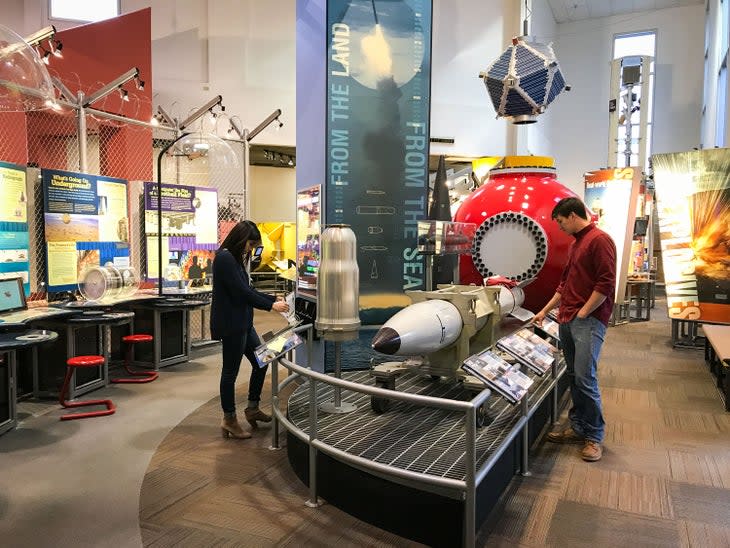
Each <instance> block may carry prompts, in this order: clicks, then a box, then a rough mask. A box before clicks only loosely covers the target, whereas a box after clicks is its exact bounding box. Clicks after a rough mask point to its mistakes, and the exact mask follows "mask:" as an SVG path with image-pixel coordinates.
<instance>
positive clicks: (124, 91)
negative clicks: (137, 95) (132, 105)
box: [117, 87, 129, 103]
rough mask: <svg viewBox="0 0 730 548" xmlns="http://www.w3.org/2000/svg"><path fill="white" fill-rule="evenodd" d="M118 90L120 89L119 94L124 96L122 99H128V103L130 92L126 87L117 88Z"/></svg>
mask: <svg viewBox="0 0 730 548" xmlns="http://www.w3.org/2000/svg"><path fill="white" fill-rule="evenodd" d="M117 90H118V91H119V96H120V97H121V98H122V101H126V102H127V103H128V102H129V92H128V91H127V90H126V89H124V88H121V87H120V88H117Z"/></svg>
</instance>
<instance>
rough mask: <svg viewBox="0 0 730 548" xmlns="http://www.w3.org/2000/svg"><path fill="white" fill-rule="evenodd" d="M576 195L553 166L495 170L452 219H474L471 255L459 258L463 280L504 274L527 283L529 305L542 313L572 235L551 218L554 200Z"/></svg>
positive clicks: (476, 281) (474, 281)
mask: <svg viewBox="0 0 730 548" xmlns="http://www.w3.org/2000/svg"><path fill="white" fill-rule="evenodd" d="M569 196H576V194H575V193H574V192H573V191H571V190H570V189H568V188H567V187H565V186H563V185H562V184H561V183H559V182H558V180H557V179H556V177H555V169H554V168H549V167H539V168H524V167H520V168H506V169H495V170H492V171H491V172H490V174H489V180H488V181H487V182H486V183H485V184H484V185H482V186H481V187H479V188H478V189H477V190H476V191H475V192H474V193H472V194H471V195H469V196H468V197H467V198H466V199H465V200H464V202H463V203H462V204H461V207H459V210H458V211H457V212H456V215H455V216H454V221H457V222H461V223H474V224H476V225H477V232H476V235H475V236H474V240H473V242H472V252H471V254H470V255H462V256H461V257H460V258H459V278H460V283H462V284H478V285H481V284H482V283H483V280H484V278H486V277H488V276H497V275H502V276H505V277H507V278H510V279H513V280H515V281H517V282H523V283H524V282H525V281H528V280H532V281H531V282H530V283H529V284H528V285H527V286H526V287H525V304H524V306H525V308H528V309H529V310H532V311H533V312H537V311H539V310H540V309H541V308H542V307H543V306H545V304H546V303H547V302H548V301H549V300H550V298H551V297H552V296H553V295H554V293H555V288H556V287H557V286H558V283H559V282H560V275H561V273H562V271H563V266H564V265H565V262H566V261H567V258H568V249H569V247H570V244H571V243H572V242H573V237H572V236H569V235H567V234H565V233H564V232H562V231H561V230H560V228H559V227H558V224H557V223H556V222H555V221H553V220H552V218H551V214H552V211H553V207H555V204H556V203H557V202H559V201H560V200H562V199H563V198H567V197H569Z"/></svg>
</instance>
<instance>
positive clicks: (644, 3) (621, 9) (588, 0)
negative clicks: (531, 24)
mask: <svg viewBox="0 0 730 548" xmlns="http://www.w3.org/2000/svg"><path fill="white" fill-rule="evenodd" d="M547 1H548V4H549V5H550V9H551V10H552V12H553V17H555V21H556V22H558V23H565V22H567V21H579V20H581V19H593V18H595V17H607V16H609V15H621V14H625V13H634V12H638V11H652V10H660V9H664V8H675V7H677V6H689V5H693V4H702V3H704V0H547Z"/></svg>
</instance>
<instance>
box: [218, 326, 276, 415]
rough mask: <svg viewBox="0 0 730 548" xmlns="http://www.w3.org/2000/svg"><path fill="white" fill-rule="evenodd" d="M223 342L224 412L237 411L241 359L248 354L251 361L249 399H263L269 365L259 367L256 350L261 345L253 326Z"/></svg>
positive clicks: (222, 385)
mask: <svg viewBox="0 0 730 548" xmlns="http://www.w3.org/2000/svg"><path fill="white" fill-rule="evenodd" d="M221 342H222V343H223V369H222V370H221V383H220V392H221V407H222V408H223V412H224V413H235V412H236V378H237V377H238V370H239V369H240V367H241V359H242V358H243V356H246V358H247V359H248V361H249V362H251V378H250V379H249V382H248V399H249V401H252V402H254V401H255V402H257V401H259V400H260V399H261V389H262V388H263V386H264V380H265V379H266V371H267V370H268V365H267V366H265V367H259V364H258V361H257V360H256V356H255V355H254V350H255V349H256V347H258V346H261V341H260V340H259V336H258V333H256V330H255V329H254V328H253V327H251V329H249V330H248V331H247V332H246V333H244V334H243V335H240V334H239V335H230V336H228V337H223V338H222V339H221Z"/></svg>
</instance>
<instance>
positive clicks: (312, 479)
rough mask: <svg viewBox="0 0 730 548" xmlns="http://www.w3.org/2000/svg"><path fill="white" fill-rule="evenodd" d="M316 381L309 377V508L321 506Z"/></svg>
mask: <svg viewBox="0 0 730 548" xmlns="http://www.w3.org/2000/svg"><path fill="white" fill-rule="evenodd" d="M316 439H317V381H315V380H314V379H309V500H307V501H306V502H305V503H304V504H306V505H307V506H309V507H310V508H317V507H318V506H322V501H320V500H319V497H317V447H315V444H314V440H316Z"/></svg>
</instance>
